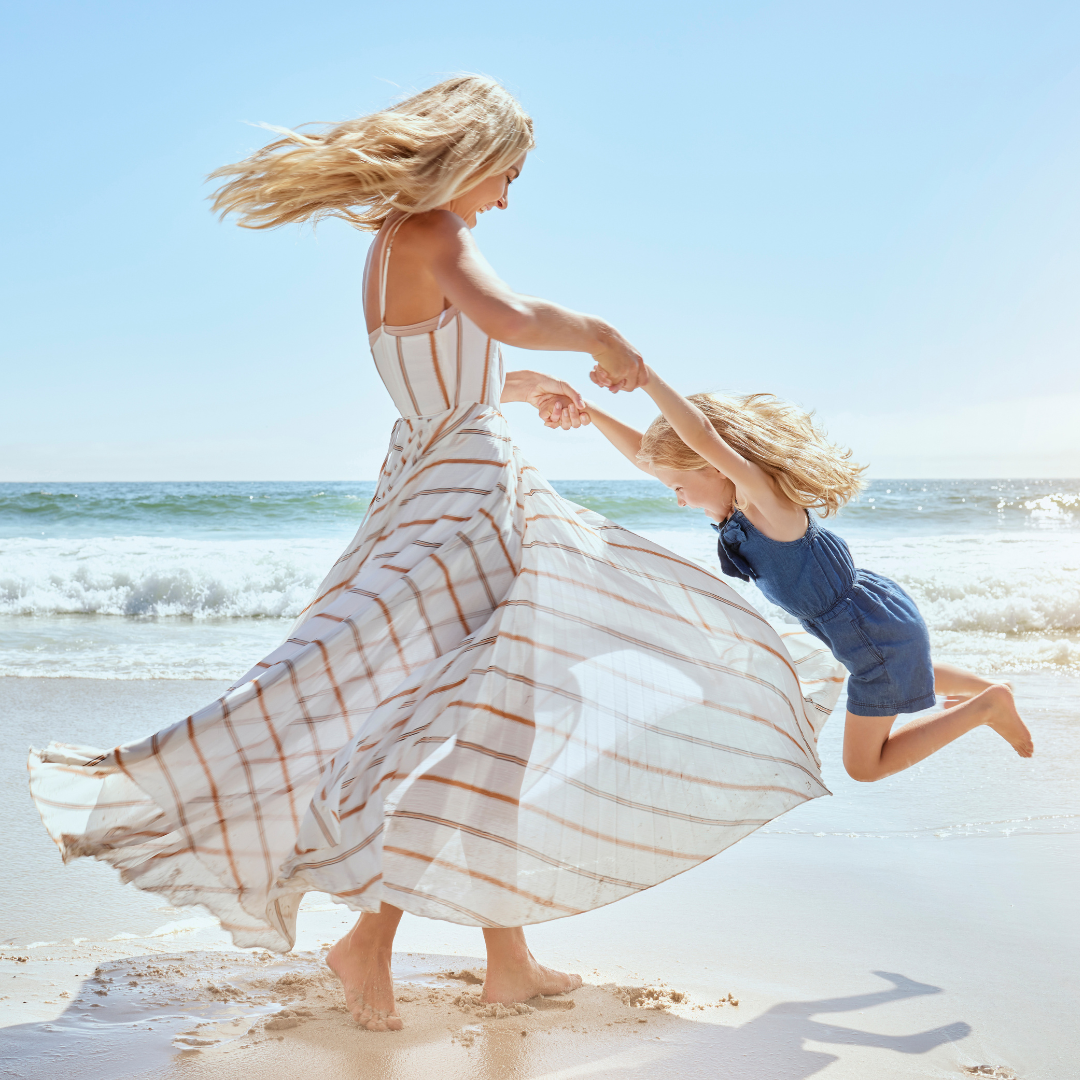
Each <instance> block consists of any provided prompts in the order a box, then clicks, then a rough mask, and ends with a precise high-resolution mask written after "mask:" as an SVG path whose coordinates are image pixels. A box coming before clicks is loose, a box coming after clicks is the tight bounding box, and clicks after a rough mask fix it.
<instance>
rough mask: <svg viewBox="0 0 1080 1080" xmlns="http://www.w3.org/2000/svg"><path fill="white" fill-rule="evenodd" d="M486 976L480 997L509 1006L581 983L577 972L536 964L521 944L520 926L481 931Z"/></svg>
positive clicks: (525, 947)
mask: <svg viewBox="0 0 1080 1080" xmlns="http://www.w3.org/2000/svg"><path fill="white" fill-rule="evenodd" d="M484 938H485V941H486V943H487V954H488V956H487V975H486V977H485V979H484V989H483V993H482V994H481V999H482V1000H483V1001H486V1002H491V1003H494V1002H502V1003H503V1004H504V1005H509V1004H511V1003H513V1002H517V1001H528V1000H529V998H534V997H536V996H537V995H540V994H544V995H550V994H566V993H569V992H570V991H571V990H576V989H577V988H578V987H579V986H580V985H581V976H580V975H569V974H567V973H566V972H564V971H555V970H554V969H553V968H547V967H544V966H543V965H542V964H538V963H537V962H536V960H535V958H534V957H533V954H532V953H531V952H529V948H528V946H527V945H526V944H525V935H524V933H523V932H522V930H521V927H514V928H512V929H505V930H485V931H484Z"/></svg>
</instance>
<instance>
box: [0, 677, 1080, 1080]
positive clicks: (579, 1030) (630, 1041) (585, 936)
mask: <svg viewBox="0 0 1080 1080" xmlns="http://www.w3.org/2000/svg"><path fill="white" fill-rule="evenodd" d="M30 682H31V681H30V680H0V684H7V686H6V687H5V686H3V685H0V706H2V705H3V704H5V703H6V705H7V706H8V708H7V711H6V713H5V721H6V722H7V723H8V724H9V728H8V730H9V731H10V730H12V727H11V726H10V725H14V726H16V727H17V726H18V723H17V721H18V716H19V715H22V713H21V712H20V710H19V709H16V708H15V707H14V705H18V704H19V703H22V704H23V705H26V704H29V705H33V706H34V707H35V708H36V701H37V700H39V699H40V700H41V701H43V702H45V707H44V708H43V712H45V713H47V714H49V715H48V717H47V722H48V728H47V730H49V731H52V732H58V731H71V728H70V727H66V728H65V727H64V726H63V725H62V724H59V723H57V715H56V714H57V713H59V712H61V711H62V709H61V701H62V699H64V698H65V697H66V698H67V699H68V700H67V707H68V708H69V709H71V707H72V706H73V705H74V704H75V702H74V701H73V700H72V699H73V696H74V697H77V699H78V704H79V705H80V706H81V707H84V708H86V709H89V710H90V711H91V712H92V711H93V708H95V707H96V708H100V707H101V706H102V704H103V703H105V704H108V706H109V710H110V712H111V710H112V709H113V708H114V707H119V706H118V703H119V702H121V701H122V702H124V703H125V707H126V706H130V705H131V702H132V699H133V698H135V699H137V698H138V695H139V694H140V693H141V691H142V688H143V687H142V686H140V684H130V683H129V684H126V686H125V687H124V688H123V690H124V692H123V693H120V692H119V691H118V688H117V686H116V684H111V685H109V684H106V685H105V686H104V687H101V688H100V690H97V689H95V688H93V687H90V688H89V689H88V688H87V687H86V686H85V685H83V686H81V687H77V686H74V685H71V684H73V683H74V682H75V681H74V680H63V681H59V680H58V681H57V682H60V683H61V685H59V686H57V685H55V684H54V685H53V686H46V687H43V688H42V687H39V688H38V690H37V691H36V692H35V691H34V690H33V688H32V687H31V686H29V685H27V684H29V683H30ZM64 682H67V683H69V685H68V686H66V687H65V686H64V685H63V683H64ZM12 683H19V684H21V685H19V686H17V687H12V686H11V684H12ZM171 685H172V690H169V689H167V688H163V685H162V684H157V685H156V686H153V687H152V688H151V689H150V690H149V692H148V693H147V695H146V696H145V697H144V698H143V699H142V700H143V701H144V703H146V705H147V710H148V713H149V714H154V713H155V710H159V709H160V710H165V709H168V708H174V709H175V708H177V707H180V706H182V704H183V703H187V702H188V701H190V702H191V705H188V706H187V707H192V705H194V704H196V703H198V702H199V701H201V700H202V699H203V698H205V697H208V696H212V690H213V689H214V687H213V686H212V684H205V683H204V684H201V685H200V684H195V685H190V684H187V685H185V684H171ZM143 686H145V684H143ZM5 690H7V691H8V694H7V697H6V698H5V697H4V691H5ZM1078 690H1080V687H1077V685H1076V684H1071V685H1068V684H1062V686H1060V687H1058V688H1057V689H1056V691H1055V693H1056V694H1057V698H1058V699H1061V700H1062V701H1063V702H1064V703H1063V704H1062V706H1061V709H1062V710H1064V712H1063V713H1062V715H1066V714H1067V715H1068V716H1075V715H1076V712H1077V710H1076V708H1075V707H1076V704H1077V697H1078ZM208 691H211V693H208ZM95 695H96V696H95ZM1065 699H1067V700H1065ZM49 702H52V705H49V704H48V703H49ZM95 702H96V706H95V705H94V703H95ZM13 703H14V704H13ZM1059 711H1060V710H1059ZM174 715H175V713H174ZM152 718H153V719H155V720H156V719H158V717H157V716H156V715H153V716H152ZM120 719H121V720H122V721H124V722H126V720H125V718H124V717H121V718H120ZM135 719H138V718H137V717H136V718H135ZM132 722H134V720H133V721H132ZM1047 724H1049V721H1047ZM140 726H141V725H140ZM1047 730H1049V728H1047ZM1054 730H1055V731H1056V732H1057V734H1056V735H1055V736H1054V738H1055V739H1057V740H1058V742H1057V743H1055V745H1056V746H1057V747H1058V753H1059V755H1060V754H1065V755H1066V760H1065V761H1064V765H1066V766H1075V765H1076V763H1077V762H1078V761H1080V725H1077V724H1076V723H1075V721H1068V720H1067V719H1066V720H1062V721H1061V723H1060V724H1059V725H1058V727H1057V728H1055V729H1054ZM1070 740H1071V742H1070ZM88 741H90V740H88ZM972 745H973V747H975V748H976V749H973V750H971V751H968V752H969V753H976V752H977V748H978V746H980V745H981V744H972ZM1070 747H1071V748H1072V749H1071V750H1070V749H1069V748H1070ZM986 748H987V753H989V754H990V755H991V757H990V758H989V759H988V760H991V761H996V760H997V758H996V757H994V756H993V752H994V749H995V748H994V746H993V744H992V743H990V742H988V743H987V744H986ZM829 752H830V751H829V750H828V748H827V750H826V754H828V753H829ZM1070 753H1071V754H1073V755H1074V756H1072V757H1071V758H1068V754H1070ZM958 763H959V764H962V759H961V758H959V757H957V758H955V759H954V760H952V761H951V762H950V759H943V761H942V763H941V766H940V767H941V769H942V770H944V771H943V772H942V773H941V776H942V777H946V778H948V777H951V776H953V775H954V771H955V770H956V769H957V768H958V767H959V764H958ZM1058 763H1059V764H1062V761H1061V759H1060V756H1059V760H1058ZM8 764H9V763H8V762H5V763H4V768H5V773H4V778H5V779H8V780H9V779H10V775H9V774H8ZM1008 768H1010V769H1011V768H1012V764H1011V763H1010V764H1009V766H1008ZM950 770H953V771H950ZM1073 775H1075V773H1073ZM975 776H976V778H977V779H978V780H979V781H980V782H981V781H985V779H986V776H987V774H986V773H985V772H983V773H981V774H980V773H976V774H975ZM932 779H933V777H932V776H931V780H932ZM924 780H925V778H924ZM929 782H930V781H925V782H924V781H918V782H916V780H915V779H913V780H912V781H911V786H910V787H909V788H908V789H907V790H908V792H910V793H912V794H913V795H919V796H920V797H922V798H924V799H925V798H928V797H930V796H929V795H927V794H926V793H927V792H928V791H931V790H932V785H931V787H927V786H926V784H928V783H929ZM949 782H950V783H951V782H952V781H951V780H950V781H949ZM973 782H974V780H973ZM1002 782H1003V781H1002ZM919 784H922V785H923V786H922V787H920V786H919ZM837 790H838V792H839V793H838V795H837V797H836V799H834V800H830V802H831V803H832V804H833V805H832V806H831V807H826V810H828V812H829V813H831V814H834V815H835V814H837V813H838V810H843V811H844V812H845V813H846V814H849V815H850V817H851V820H853V821H857V820H859V817H860V814H861V815H862V816H863V817H866V816H868V815H870V813H871V811H873V810H874V807H873V806H872V805H871V804H869V803H867V804H866V805H865V806H863V805H862V804H860V802H859V800H860V799H867V800H870V799H874V798H875V797H879V796H880V792H881V790H884V789H880V788H879V786H878V785H872V786H868V787H859V788H857V789H852V790H850V791H849V790H848V789H844V790H843V791H842V792H841V791H840V789H839V787H837ZM875 793H876V794H875ZM981 798H982V796H980V799H981ZM845 799H847V800H848V801H849V802H850V806H848V807H847V808H846V810H845V808H844V806H843V805H842V803H843V800H845ZM821 802H822V803H824V802H826V801H825V800H822V801H821ZM21 805H22V804H19V806H21ZM993 810H994V807H993V806H988V807H987V814H986V815H984V816H986V817H987V818H988V819H989V818H992V817H993ZM824 812H825V811H824V810H823V811H822V813H824ZM876 812H877V813H878V815H879V819H882V820H883V817H882V815H883V813H884V812H883V811H882V810H881V808H880V806H879V807H878V810H877V811H876ZM5 813H12V814H14V813H16V810H15V809H14V808H13V807H12V806H8V807H6V808H5ZM18 814H19V815H20V816H19V818H18V821H16V820H15V819H14V818H13V819H12V821H11V822H10V823H7V822H6V824H10V825H11V827H13V828H14V826H16V825H19V826H20V827H19V828H17V829H15V831H16V832H20V847H21V848H25V849H26V850H25V859H21V860H20V863H19V864H17V865H16V875H17V876H18V870H19V867H20V866H22V867H27V866H28V867H31V868H32V873H31V875H30V876H31V880H26V875H25V873H24V874H23V876H22V877H21V878H20V880H19V884H18V886H17V889H16V892H17V894H18V896H19V898H20V903H19V910H18V912H17V914H18V921H19V923H20V925H21V926H24V927H27V928H28V927H30V926H33V925H36V926H37V927H39V930H38V931H37V936H36V937H30V936H28V935H25V934H7V933H6V932H3V931H0V1025H2V1026H0V1075H3V1076H10V1077H12V1078H20V1080H21V1078H28V1080H29V1078H33V1080H45V1078H49V1080H51V1078H53V1077H62V1078H64V1080H67V1078H72V1080H122V1078H129V1077H130V1078H135V1077H139V1078H147V1080H149V1078H161V1080H183V1078H186V1077H192V1078H195V1077H203V1076H206V1077H214V1078H215V1080H218V1078H221V1080H230V1078H232V1077H236V1078H238V1080H239V1078H240V1077H244V1078H245V1080H248V1078H250V1077H258V1078H260V1080H261V1078H264V1077H265V1078H270V1080H277V1078H279V1077H280V1078H282V1080H316V1078H318V1080H324V1078H337V1077H349V1078H350V1080H369V1078H370V1080H376V1078H377V1080H412V1078H414V1077H415V1078H424V1080H427V1078H430V1077H439V1078H440V1080H441V1078H446V1080H457V1078H461V1080H464V1078H466V1077H468V1078H470V1080H472V1078H482V1080H486V1078H491V1080H496V1078H498V1080H503V1078H515V1080H516V1078H522V1080H526V1078H528V1080H541V1078H542V1080H571V1078H574V1080H578V1078H582V1080H585V1078H597V1080H599V1078H608V1077H618V1078H620V1080H623V1078H626V1080H662V1078H668V1077H670V1078H672V1080H697V1078H701V1080H705V1078H709V1080H712V1078H716V1077H723V1078H724V1080H804V1078H809V1077H811V1076H813V1077H818V1076H820V1077H824V1078H829V1080H916V1078H918V1080H928V1078H938V1077H941V1078H949V1077H952V1078H957V1080H962V1078H964V1077H971V1076H987V1077H997V1078H998V1080H1008V1078H1017V1080H1075V1078H1076V1077H1077V1076H1080V1037H1078V1035H1077V1032H1076V1028H1077V1025H1076V1023H1075V1006H1076V1002H1077V1001H1078V1000H1080V935H1078V933H1077V929H1076V926H1075V909H1076V901H1075V897H1076V896H1077V895H1078V887H1080V834H1078V833H1075V832H1071V831H1067V828H1066V826H1067V825H1068V819H1067V815H1066V816H1065V817H1063V818H1062V822H1064V824H1061V823H1060V822H1057V821H1055V822H1052V823H1051V825H1052V826H1053V828H1054V829H1058V830H1059V831H1053V829H1052V830H1051V831H1049V832H1044V833H1041V834H1033V835H1006V833H1007V830H1006V831H1002V830H998V831H997V832H995V833H993V834H988V833H978V832H975V833H972V834H971V835H969V836H965V835H961V834H960V833H959V832H957V831H956V830H955V829H953V830H952V831H949V832H948V833H941V832H939V833H930V834H926V835H922V834H919V835H911V834H903V833H902V830H901V831H900V832H898V833H896V834H892V835H886V834H877V833H875V834H870V833H853V834H852V835H838V834H832V835H813V833H811V832H803V833H801V834H791V835H778V834H772V835H767V834H756V835H755V836H753V837H750V838H749V839H747V840H745V841H743V842H742V843H740V844H738V845H736V847H734V848H733V849H731V850H730V851H729V852H727V853H725V854H724V855H723V856H721V857H720V858H717V859H715V860H712V861H711V862H709V863H707V864H705V865H704V866H702V867H699V868H698V869H696V870H694V871H691V872H690V873H688V874H686V875H684V876H682V877H680V878H677V879H674V880H673V881H670V882H667V883H665V884H664V885H661V886H659V887H657V888H655V889H652V890H649V891H648V892H646V893H644V894H642V895H640V896H637V897H633V898H631V899H629V900H626V901H623V902H621V903H619V904H616V905H613V906H612V907H610V908H607V909H603V910H600V911H595V912H590V913H588V914H586V915H583V916H579V917H576V918H574V919H567V920H560V921H558V922H555V923H550V924H546V925H544V926H538V927H533V928H531V929H530V930H529V939H530V943H531V944H532V947H533V950H534V952H535V953H536V954H537V956H538V958H539V959H541V960H542V961H543V962H545V963H551V964H555V965H557V966H559V967H562V968H564V969H566V970H571V971H577V972H579V973H580V974H582V976H583V977H584V979H585V982H586V985H585V986H583V987H582V988H581V989H580V990H578V991H576V992H575V993H573V994H571V995H567V996H564V997H556V998H548V999H541V1000H534V1001H532V1002H529V1003H528V1005H527V1006H525V1007H522V1008H512V1009H506V1008H498V1007H497V1008H491V1007H484V1006H483V1005H482V1004H481V1003H480V1002H479V1000H478V990H479V979H480V978H481V974H482V965H483V960H482V956H480V955H478V950H479V949H480V946H481V939H480V934H479V932H478V931H476V930H475V929H471V928H467V927H458V926H453V925H450V924H446V923H437V922H433V921H429V920H423V919H415V918H412V917H409V916H406V918H405V920H404V921H403V923H402V927H401V931H400V933H399V937H398V945H399V949H400V951H399V952H398V953H397V954H396V955H395V959H394V973H395V980H396V983H397V986H398V991H399V1003H400V1005H399V1010H400V1013H401V1015H402V1017H403V1018H404V1021H405V1025H406V1027H405V1030H404V1031H402V1032H400V1033H385V1034H377V1033H372V1032H366V1031H361V1030H358V1029H357V1028H356V1026H355V1025H354V1024H353V1023H352V1021H351V1019H350V1018H349V1016H348V1014H347V1013H345V1011H344V1008H343V1003H342V999H341V996H340V991H339V990H338V988H337V986H336V984H335V981H334V979H333V977H332V976H331V975H330V974H329V972H328V971H326V970H325V968H324V967H323V964H322V957H323V956H324V955H325V951H326V946H327V945H329V943H330V942H332V941H333V940H335V939H336V937H337V936H339V935H340V933H341V931H342V930H343V929H344V928H345V926H347V925H349V923H351V921H352V919H353V918H354V916H353V915H352V914H351V913H350V912H348V911H347V910H345V909H344V908H342V907H341V906H339V905H335V904H333V903H331V902H329V900H328V898H326V897H321V896H318V895H312V896H310V897H309V898H308V899H307V900H306V901H305V905H304V909H303V910H302V913H301V919H300V939H299V940H298V943H297V951H296V952H295V953H293V954H291V955H290V956H287V957H278V956H274V955H271V954H267V953H263V952H259V951H239V950H235V949H233V948H231V946H230V945H229V943H228V941H227V939H226V938H225V937H224V936H223V935H222V934H221V933H220V931H219V930H217V929H216V928H215V927H214V926H213V924H212V922H211V921H210V920H207V919H205V918H203V917H201V916H200V915H199V914H198V912H191V911H179V910H177V909H171V908H164V907H162V906H161V905H160V904H158V903H157V902H151V898H147V897H145V896H142V895H132V896H131V897H130V898H128V897H127V894H126V892H125V890H121V889H117V890H116V892H117V894H119V895H120V898H119V899H118V898H117V897H115V896H114V897H112V902H113V904H114V907H113V908H111V909H110V910H109V911H108V912H106V913H104V914H103V913H101V912H99V911H97V910H94V906H95V903H96V901H95V900H94V899H93V898H94V897H95V896H96V895H98V894H97V892H96V891H95V890H97V889H98V887H99V885H98V882H99V877H98V876H97V875H96V873H95V874H94V875H88V876H85V878H83V879H79V880H85V881H86V882H87V883H88V890H89V891H88V892H86V893H85V894H81V893H80V892H79V890H78V889H77V888H75V887H72V888H71V889H69V890H67V891H66V894H61V893H60V892H59V891H58V890H60V889H61V888H62V883H63V882H64V880H65V879H64V877H63V876H62V875H64V874H71V873H72V871H73V870H75V868H74V867H73V868H67V869H66V870H59V868H57V873H55V874H54V873H52V872H51V871H50V873H49V874H48V875H47V877H48V881H49V887H50V890H51V891H50V894H49V895H48V896H47V897H43V898H42V902H41V905H40V910H38V911H35V909H34V905H33V903H32V901H28V900H27V899H26V898H27V897H31V896H32V895H33V889H34V885H35V880H37V882H38V884H39V885H40V879H34V877H33V874H35V873H36V867H37V866H38V865H39V864H38V859H39V858H40V859H44V858H45V856H46V854H47V852H46V851H45V850H44V849H42V850H39V848H41V841H40V838H39V839H35V838H34V837H35V835H36V834H33V833H31V832H28V831H22V830H21V823H22V821H23V818H22V810H21V809H20V810H18ZM788 817H789V818H792V819H793V820H794V815H789V816H788ZM785 820H787V819H785ZM810 821H811V819H810V818H809V817H808V816H807V817H806V818H805V821H804V822H803V823H804V824H805V822H810ZM795 824H796V825H798V824H799V821H798V820H795ZM1059 826H1060V828H1059ZM1048 828H1049V826H1048ZM9 835H11V832H10V830H9ZM44 845H45V846H46V847H47V846H48V840H47V839H45V840H44ZM52 858H54V859H55V854H53V856H52ZM91 869H93V870H94V871H95V872H96V871H99V870H100V871H103V872H104V876H100V883H101V885H100V887H101V888H105V887H106V885H107V880H108V879H107V875H108V871H107V870H106V869H105V868H103V867H97V866H95V867H92V868H91ZM67 880H72V881H75V880H76V878H70V879H67ZM2 888H3V886H2V885H0V889H2ZM0 899H3V895H2V894H0ZM12 900H13V896H11V895H9V896H8V897H7V899H6V900H5V901H4V902H5V904H7V905H9V910H10V905H11V902H12ZM125 904H128V905H129V907H128V909H127V911H128V914H129V915H130V921H129V922H127V923H123V919H124V917H125V909H124V905H125ZM57 912H64V913H66V914H64V915H63V918H62V919H61V918H60V917H59V916H58V915H57ZM118 920H119V921H118ZM122 924H123V925H125V926H128V927H130V929H129V930H126V931H118V929H117V927H118V926H120V925H122ZM81 926H91V927H93V929H92V930H84V931H83V933H84V934H85V935H86V939H84V940H82V941H80V942H79V943H78V944H73V943H72V937H73V936H76V937H77V936H82V935H81V934H80V933H79V927H81ZM109 937H112V938H114V940H107V938H109ZM41 939H44V940H41ZM9 940H11V941H12V942H13V943H14V944H11V945H4V944H3V942H5V941H9ZM31 946H32V947H31ZM736 1002H737V1003H738V1004H736Z"/></svg>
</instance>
